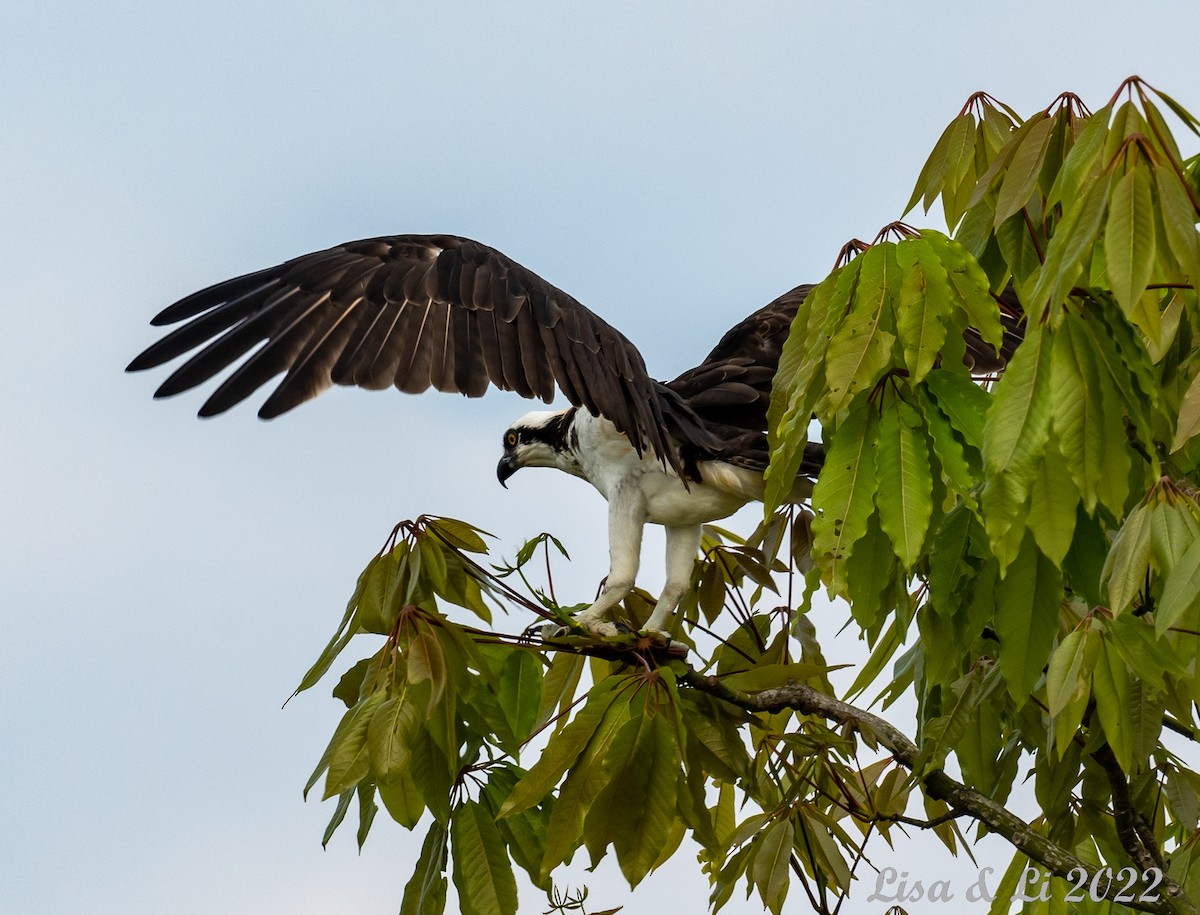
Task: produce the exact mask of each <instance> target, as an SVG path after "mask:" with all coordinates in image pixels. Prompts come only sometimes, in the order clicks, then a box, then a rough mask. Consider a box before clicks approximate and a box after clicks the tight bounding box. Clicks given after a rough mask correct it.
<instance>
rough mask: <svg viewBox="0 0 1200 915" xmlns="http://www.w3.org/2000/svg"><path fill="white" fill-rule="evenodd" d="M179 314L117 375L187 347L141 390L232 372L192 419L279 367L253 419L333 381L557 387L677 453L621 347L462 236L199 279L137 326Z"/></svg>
mask: <svg viewBox="0 0 1200 915" xmlns="http://www.w3.org/2000/svg"><path fill="white" fill-rule="evenodd" d="M181 321H182V322H186V323H184V324H182V325H181V326H180V327H178V328H176V329H175V330H173V331H172V332H171V333H169V334H167V335H166V336H165V337H163V338H162V339H160V340H159V341H158V342H156V343H155V344H153V345H152V346H150V347H149V348H148V349H146V350H145V351H144V352H143V353H141V354H140V355H139V356H138V357H137V358H136V359H134V360H133V362H131V363H130V365H129V369H128V370H129V371H139V370H142V369H148V368H152V367H155V366H159V365H162V364H163V363H165V362H168V361H170V360H172V359H174V358H176V357H177V356H181V355H183V354H185V353H192V355H191V356H190V358H188V359H187V361H186V362H184V363H183V364H182V365H180V366H179V367H178V368H177V369H175V371H174V372H173V373H172V374H171V375H170V376H169V377H168V378H167V380H166V381H164V382H163V383H162V385H161V386H160V387H159V388H158V390H157V391H156V392H155V396H156V397H167V396H170V395H172V394H177V393H179V392H181V391H186V390H188V389H190V388H193V387H196V386H197V385H200V384H202V383H204V382H206V381H208V380H209V379H210V378H212V377H213V376H214V375H216V374H217V373H219V372H221V371H222V370H224V369H226V368H229V367H231V366H233V367H234V368H233V371H232V372H231V373H230V374H229V375H228V377H226V378H225V379H224V380H223V381H222V382H221V383H220V385H219V386H218V387H217V388H216V390H215V391H214V392H213V393H212V395H211V396H210V397H209V398H208V400H206V401H205V403H204V405H203V406H202V407H201V408H200V415H201V416H211V415H214V414H217V413H222V412H224V411H225V410H228V409H229V408H230V407H232V406H234V405H235V404H238V403H240V402H241V401H243V400H245V399H246V398H247V397H249V396H250V395H251V394H252V393H254V391H256V390H257V389H258V388H260V387H261V386H263V385H264V384H266V383H267V382H268V381H270V380H271V379H272V378H274V377H276V376H277V375H279V374H283V375H284V377H283V380H282V381H281V382H280V383H279V384H278V385H277V386H276V387H275V389H274V391H272V392H271V394H270V396H269V397H268V398H267V399H266V402H265V403H263V405H262V407H261V409H260V410H259V416H261V417H263V418H270V417H274V416H278V415H279V414H281V413H284V412H286V411H288V410H290V409H292V408H293V407H295V406H297V405H299V404H301V403H303V402H304V401H306V400H309V399H310V398H312V397H315V396H316V395H317V394H319V393H320V392H321V391H323V390H325V389H326V388H328V387H330V386H331V385H334V384H341V385H356V386H358V387H362V388H371V389H380V388H386V387H389V386H392V385H394V386H395V387H397V388H399V389H400V390H401V391H405V392H408V393H413V394H415V393H419V392H421V391H424V390H427V389H428V388H431V387H432V388H436V389H437V390H439V391H454V392H457V393H460V394H464V395H466V396H468V397H479V396H481V395H482V394H483V393H484V392H485V391H486V390H487V388H488V386H489V384H492V385H495V386H496V387H498V388H501V389H503V390H506V391H516V392H517V393H518V394H520V395H521V396H523V397H538V398H541V399H542V400H545V401H547V402H549V401H550V400H552V399H553V397H554V392H555V387H556V386H557V387H558V388H559V389H560V390H561V391H562V392H563V394H564V396H565V397H566V398H567V399H568V400H569V401H570V402H571V403H572V404H574V405H575V406H578V407H583V408H586V409H587V410H588V411H590V412H591V413H593V414H597V415H600V416H604V417H606V418H607V419H609V420H611V421H612V423H613V424H614V425H615V426H616V427H617V428H618V429H619V430H620V431H622V432H624V433H625V434H626V435H627V436H628V437H629V439H630V440H631V442H632V443H633V445H634V447H635V448H637V449H638V451H639V452H640V451H643V450H650V451H652V452H654V453H655V454H656V455H658V456H659V457H660V458H662V459H663V460H666V461H669V462H670V463H672V464H675V463H676V462H677V460H678V457H677V449H673V448H672V447H671V444H670V443H669V442H668V437H667V432H666V430H665V428H664V423H663V417H662V413H661V410H662V405H661V403H660V400H661V395H660V391H661V386H660V385H659V384H658V382H656V381H654V380H653V379H651V378H650V377H649V375H648V374H647V373H646V366H645V363H644V362H643V360H642V357H641V354H640V353H639V352H638V351H637V349H636V347H634V345H633V344H632V343H630V342H629V341H628V340H627V339H626V338H625V337H624V336H622V335H621V334H620V333H619V332H618V331H616V330H614V329H613V328H612V327H610V326H609V325H608V324H606V323H605V322H604V321H602V320H600V318H598V317H596V315H594V314H593V313H592V312H590V311H588V309H586V308H585V307H584V306H583V305H581V304H580V303H579V302H577V301H575V299H573V298H571V297H570V296H569V295H567V294H566V293H564V292H562V291H561V290H559V289H556V288H555V287H554V286H552V285H550V284H549V283H547V282H546V281H545V280H543V279H542V278H541V277H539V276H537V275H536V274H534V273H532V272H531V271H529V270H527V269H525V268H524V267H522V266H521V265H520V264H518V263H516V262H515V261H513V260H511V259H510V258H508V257H505V256H504V255H503V254H501V253H500V252H499V251H496V250H494V249H492V248H489V247H487V246H485V245H481V244H479V243H478V242H474V241H470V240H469V239H465V238H458V237H455V236H448V235H428V236H423V235H396V236H389V237H385V238H373V239H366V240H363V241H355V242H348V243H346V244H343V245H338V246H337V247H334V248H330V249H329V250H327V251H319V252H316V253H314V254H306V255H304V256H303V257H298V258H295V259H294V260H290V261H287V262H286V263H283V264H280V265H279V266H277V267H270V268H268V269H266V270H260V271H258V272H256V273H250V274H247V275H245V276H240V277H237V278H236V279H232V280H227V281H225V282H223V283H218V284H217V285H215V286H210V287H209V288H207V289H203V290H201V291H200V292H196V293H194V294H192V295H189V296H188V297H186V298H184V299H181V300H180V301H178V302H176V303H175V304H174V305H171V306H170V307H168V308H166V309H165V310H164V311H162V312H161V313H160V314H159V315H158V316H156V317H155V318H154V320H153V321H152V323H153V324H155V325H164V324H176V323H179V322H181ZM193 351H194V352H193ZM673 452H675V453H673Z"/></svg>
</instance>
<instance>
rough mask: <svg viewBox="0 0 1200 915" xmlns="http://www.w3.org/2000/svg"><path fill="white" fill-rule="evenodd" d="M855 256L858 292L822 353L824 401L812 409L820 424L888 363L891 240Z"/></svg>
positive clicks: (896, 277) (893, 272)
mask: <svg viewBox="0 0 1200 915" xmlns="http://www.w3.org/2000/svg"><path fill="white" fill-rule="evenodd" d="M859 260H860V261H862V267H861V269H860V271H859V283H858V294H857V296H856V297H855V300H854V304H853V306H852V309H851V312H850V314H849V315H848V316H847V318H846V320H845V321H843V323H842V325H841V327H840V328H838V330H837V332H836V333H835V334H834V335H833V338H832V339H831V340H830V341H829V349H828V351H827V353H826V357H825V383H826V397H827V398H828V406H827V408H826V409H825V410H824V411H818V412H819V415H820V418H821V420H822V422H824V423H825V424H826V425H833V424H834V417H840V414H841V413H842V412H843V411H844V410H845V409H846V408H847V407H848V406H849V405H850V403H851V401H853V400H854V399H855V398H856V397H857V396H858V395H859V394H860V393H862V392H863V391H868V390H870V389H871V388H872V387H873V386H874V385H875V382H877V381H878V380H879V379H880V378H881V377H882V376H883V373H884V372H885V371H886V370H887V368H888V367H889V366H890V365H891V364H892V347H893V346H894V345H895V342H896V338H895V335H893V334H892V333H890V332H889V331H888V330H886V329H885V328H887V327H889V326H891V325H892V324H893V323H894V320H895V319H894V317H893V314H892V310H893V300H894V296H895V294H896V293H897V292H898V287H899V283H900V268H899V266H898V265H897V264H896V246H895V243H893V242H881V243H880V244H877V245H874V246H872V247H871V248H870V249H869V250H868V251H867V252H866V253H865V254H863V255H862V256H861V257H860V258H859Z"/></svg>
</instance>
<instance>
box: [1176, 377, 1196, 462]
mask: <svg viewBox="0 0 1200 915" xmlns="http://www.w3.org/2000/svg"><path fill="white" fill-rule="evenodd" d="M1198 432H1200V374H1197V375H1196V376H1195V377H1194V378H1193V379H1192V381H1191V384H1189V385H1188V386H1187V390H1186V391H1184V394H1183V399H1182V401H1181V402H1180V406H1179V420H1178V422H1177V423H1176V424H1175V437H1174V439H1173V440H1172V441H1171V453H1172V454H1174V453H1175V452H1176V451H1178V450H1179V449H1180V448H1182V447H1183V446H1184V445H1186V444H1187V443H1188V442H1190V441H1191V440H1192V439H1193V438H1194V437H1195V435H1196V433H1198Z"/></svg>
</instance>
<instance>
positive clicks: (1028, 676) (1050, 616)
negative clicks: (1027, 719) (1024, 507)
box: [995, 533, 1063, 703]
mask: <svg viewBox="0 0 1200 915" xmlns="http://www.w3.org/2000/svg"><path fill="white" fill-rule="evenodd" d="M1062 598H1063V580H1062V573H1061V572H1060V571H1059V569H1058V568H1057V567H1056V566H1055V565H1054V563H1053V562H1051V561H1050V560H1049V559H1047V558H1046V557H1045V556H1043V555H1042V553H1041V551H1040V550H1039V549H1038V548H1037V546H1036V545H1035V544H1034V541H1033V537H1032V535H1031V534H1028V533H1027V534H1026V535H1025V539H1024V540H1023V541H1022V543H1021V548H1020V551H1019V552H1018V553H1017V556H1016V558H1015V559H1014V560H1013V562H1012V563H1011V564H1010V565H1009V567H1008V571H1007V572H1006V573H1005V575H1004V577H1003V578H1002V579H1000V581H999V582H997V583H996V619H995V622H996V634H997V636H998V637H999V639H1000V669H1001V671H1003V673H1004V677H1005V680H1006V681H1007V684H1008V693H1009V695H1010V696H1012V697H1013V699H1014V700H1015V701H1016V702H1017V703H1023V702H1024V701H1025V699H1026V697H1027V696H1028V695H1029V692H1030V690H1032V689H1033V687H1034V684H1036V683H1037V681H1038V679H1039V678H1040V677H1041V674H1042V667H1044V666H1045V663H1046V658H1047V656H1048V655H1049V653H1050V646H1051V644H1052V643H1053V642H1054V636H1055V634H1056V633H1057V632H1058V608H1059V604H1060V603H1061V602H1062Z"/></svg>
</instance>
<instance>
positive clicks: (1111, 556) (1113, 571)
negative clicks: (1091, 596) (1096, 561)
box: [1101, 505, 1153, 613]
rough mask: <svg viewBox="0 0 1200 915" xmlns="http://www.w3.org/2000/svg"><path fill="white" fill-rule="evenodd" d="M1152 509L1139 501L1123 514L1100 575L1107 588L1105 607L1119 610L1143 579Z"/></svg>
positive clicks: (1138, 587)
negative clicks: (1126, 514)
mask: <svg viewBox="0 0 1200 915" xmlns="http://www.w3.org/2000/svg"><path fill="white" fill-rule="evenodd" d="M1152 512H1153V509H1152V507H1151V506H1149V505H1139V506H1138V507H1137V508H1135V509H1134V510H1133V511H1131V512H1130V513H1129V515H1128V516H1127V517H1126V518H1125V522H1124V523H1123V524H1122V525H1121V527H1120V530H1118V531H1117V535H1116V538H1115V539H1114V540H1113V543H1112V546H1111V547H1110V548H1109V551H1108V558H1107V559H1106V560H1105V562H1104V571H1103V572H1102V573H1101V578H1102V579H1103V581H1104V582H1105V586H1106V587H1107V589H1108V608H1109V610H1111V611H1112V612H1113V613H1121V612H1122V611H1123V610H1124V609H1125V608H1126V607H1128V606H1129V604H1130V603H1131V602H1132V601H1133V598H1134V597H1135V596H1136V595H1137V593H1138V592H1139V591H1140V590H1141V589H1142V586H1143V585H1144V584H1145V583H1146V572H1147V569H1148V568H1149V565H1150V548H1151V542H1150V533H1151V530H1150V519H1151V514H1152Z"/></svg>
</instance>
